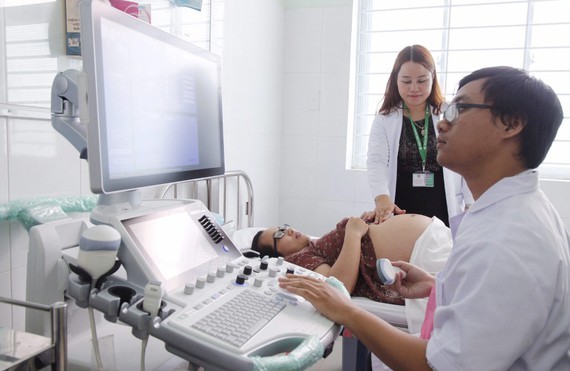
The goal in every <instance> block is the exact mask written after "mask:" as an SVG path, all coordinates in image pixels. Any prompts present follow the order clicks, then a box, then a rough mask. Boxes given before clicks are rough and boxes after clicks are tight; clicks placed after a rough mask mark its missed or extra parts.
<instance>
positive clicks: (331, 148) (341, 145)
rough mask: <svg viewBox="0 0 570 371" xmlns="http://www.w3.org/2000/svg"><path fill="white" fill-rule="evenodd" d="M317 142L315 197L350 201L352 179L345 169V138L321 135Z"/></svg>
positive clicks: (352, 193)
mask: <svg viewBox="0 0 570 371" xmlns="http://www.w3.org/2000/svg"><path fill="white" fill-rule="evenodd" d="M318 143H319V144H318V157H317V158H318V160H317V166H318V168H317V193H316V197H317V199H319V200H331V201H350V202H352V200H353V198H354V179H353V175H351V172H349V171H346V170H345V161H346V158H345V156H346V154H345V153H346V140H345V139H344V138H333V137H322V136H321V137H319V139H318Z"/></svg>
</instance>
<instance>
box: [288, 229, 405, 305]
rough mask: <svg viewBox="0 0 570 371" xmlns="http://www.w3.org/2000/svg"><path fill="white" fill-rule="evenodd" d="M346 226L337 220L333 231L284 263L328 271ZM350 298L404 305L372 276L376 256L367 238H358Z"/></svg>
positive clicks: (336, 255)
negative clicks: (357, 265)
mask: <svg viewBox="0 0 570 371" xmlns="http://www.w3.org/2000/svg"><path fill="white" fill-rule="evenodd" d="M347 223H348V218H345V219H343V220H341V221H340V222H339V223H338V224H337V225H336V228H335V229H333V230H332V231H330V232H329V233H327V234H325V235H324V236H323V237H321V238H320V239H318V240H316V241H311V242H310V243H309V245H308V246H307V247H305V248H304V249H303V250H301V251H299V252H297V253H295V254H293V255H290V256H288V257H287V258H286V259H285V260H286V261H288V262H290V263H292V264H296V265H299V266H301V267H304V268H306V269H310V270H314V269H315V268H317V267H318V266H319V265H321V264H328V265H330V266H331V267H332V266H333V264H334V263H335V261H336V259H337V258H338V256H339V255H340V251H341V250H342V245H343V243H344V233H345V230H346V224H347ZM352 296H359V297H366V298H369V299H372V300H375V301H381V302H384V303H391V304H399V305H403V304H404V299H402V298H401V297H400V296H399V294H398V293H397V292H395V291H393V290H389V289H387V288H386V287H385V286H384V285H383V284H382V282H380V279H379V278H378V273H376V253H375V251H374V246H372V241H371V240H370V237H369V236H368V234H366V235H365V236H364V237H362V253H361V254H360V272H359V274H358V280H357V282H356V286H355V287H354V290H353V291H352Z"/></svg>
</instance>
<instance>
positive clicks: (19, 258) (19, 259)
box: [10, 220, 30, 269]
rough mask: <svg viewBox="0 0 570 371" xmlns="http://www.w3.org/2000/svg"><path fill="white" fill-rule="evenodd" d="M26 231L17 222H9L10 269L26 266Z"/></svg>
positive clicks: (28, 239) (27, 242)
mask: <svg viewBox="0 0 570 371" xmlns="http://www.w3.org/2000/svg"><path fill="white" fill-rule="evenodd" d="M29 244H30V238H29V236H28V231H27V230H26V228H25V227H24V226H23V225H22V223H21V222H20V221H19V220H12V221H10V249H11V257H12V263H11V264H12V269H16V268H22V267H26V265H27V264H28V246H29Z"/></svg>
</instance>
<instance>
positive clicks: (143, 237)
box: [123, 208, 219, 283]
mask: <svg viewBox="0 0 570 371" xmlns="http://www.w3.org/2000/svg"><path fill="white" fill-rule="evenodd" d="M123 224H124V226H125V228H126V230H127V232H128V233H129V235H130V236H131V237H132V238H133V240H134V242H135V244H136V246H137V249H138V251H140V252H141V254H142V255H143V256H144V258H145V260H146V262H147V264H149V265H150V267H151V270H152V271H153V272H154V273H155V274H156V275H157V276H158V277H157V278H158V279H160V280H161V281H162V282H165V283H167V282H168V281H170V280H173V279H175V278H177V277H179V276H181V275H184V274H185V273H187V272H188V271H190V270H192V269H194V268H195V267H198V266H201V265H203V264H207V263H208V262H210V261H213V260H214V259H216V258H217V257H218V255H219V253H218V252H217V251H216V250H215V248H214V244H213V243H212V241H211V239H210V238H209V237H208V236H207V235H206V234H204V232H203V230H200V228H201V226H200V225H199V224H197V223H196V222H194V221H193V220H192V217H191V216H190V214H189V213H188V211H187V210H186V209H185V208H176V209H172V210H169V211H163V212H159V213H155V214H150V215H145V216H141V217H136V218H132V219H128V220H125V221H123Z"/></svg>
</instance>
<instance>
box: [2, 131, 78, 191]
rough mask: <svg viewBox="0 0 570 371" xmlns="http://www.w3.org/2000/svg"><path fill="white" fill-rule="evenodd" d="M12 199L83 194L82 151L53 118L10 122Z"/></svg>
mask: <svg viewBox="0 0 570 371" xmlns="http://www.w3.org/2000/svg"><path fill="white" fill-rule="evenodd" d="M8 131H9V133H8V136H9V143H10V147H9V148H10V152H9V156H10V158H9V162H10V167H9V181H10V183H9V184H10V185H9V186H10V199H11V200H12V201H13V200H19V199H26V198H30V197H39V196H62V195H77V194H79V183H80V181H79V154H78V153H77V151H76V150H75V148H74V147H73V146H72V145H71V144H70V143H69V142H68V141H67V140H66V139H65V138H63V136H61V135H60V134H59V133H57V132H56V131H55V130H54V129H53V128H52V127H51V124H50V122H49V121H39V120H14V121H11V122H10V123H9V126H8Z"/></svg>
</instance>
